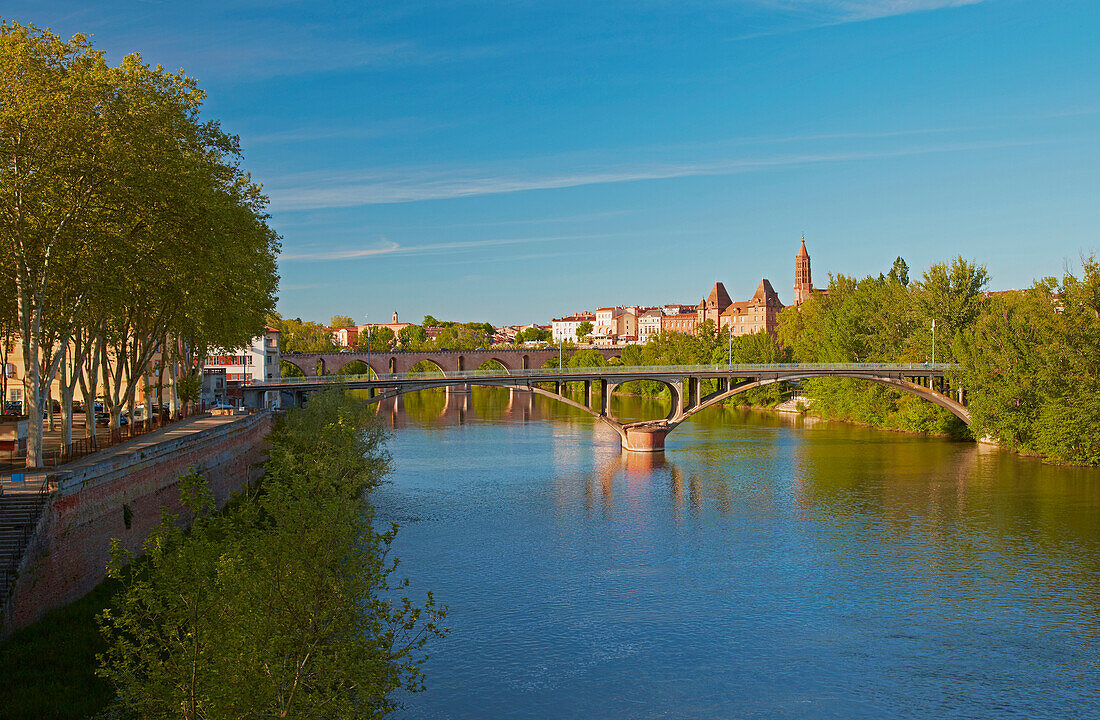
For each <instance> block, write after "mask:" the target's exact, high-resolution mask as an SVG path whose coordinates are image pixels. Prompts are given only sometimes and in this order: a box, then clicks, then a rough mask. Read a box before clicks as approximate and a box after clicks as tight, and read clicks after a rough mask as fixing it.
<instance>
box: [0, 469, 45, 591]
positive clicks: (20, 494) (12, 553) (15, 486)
mask: <svg viewBox="0 0 1100 720" xmlns="http://www.w3.org/2000/svg"><path fill="white" fill-rule="evenodd" d="M47 497H48V496H47V494H46V481H45V479H42V480H39V481H37V482H34V483H31V482H27V483H9V482H3V483H0V608H2V607H4V605H5V604H6V603H7V601H8V595H9V593H10V592H11V589H12V585H13V584H14V583H15V578H16V573H17V571H18V569H19V562H20V561H21V560H22V559H23V553H24V551H25V550H26V549H27V543H28V542H29V541H30V539H31V535H32V534H34V528H35V525H37V524H38V518H39V517H40V516H41V515H42V509H43V508H44V507H45V506H46V499H47Z"/></svg>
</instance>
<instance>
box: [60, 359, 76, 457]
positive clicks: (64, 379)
mask: <svg viewBox="0 0 1100 720" xmlns="http://www.w3.org/2000/svg"><path fill="white" fill-rule="evenodd" d="M65 352H66V354H67V353H68V349H67V348H66V350H65ZM73 391H74V387H73V385H72V383H71V382H70V381H69V363H68V362H66V361H65V359H64V358H62V360H61V447H62V448H67V447H69V446H70V445H72V444H73Z"/></svg>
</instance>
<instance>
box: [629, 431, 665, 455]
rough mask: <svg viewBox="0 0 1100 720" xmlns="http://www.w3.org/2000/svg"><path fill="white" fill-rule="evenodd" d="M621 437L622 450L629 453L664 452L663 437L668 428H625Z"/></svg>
mask: <svg viewBox="0 0 1100 720" xmlns="http://www.w3.org/2000/svg"><path fill="white" fill-rule="evenodd" d="M623 431H624V433H625V435H624V437H623V450H629V451H630V452H647V453H652V452H664V450H665V437H666V436H667V435H668V428H663V427H652V426H650V427H646V426H642V427H626V428H623Z"/></svg>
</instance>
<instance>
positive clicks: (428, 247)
mask: <svg viewBox="0 0 1100 720" xmlns="http://www.w3.org/2000/svg"><path fill="white" fill-rule="evenodd" d="M619 235H620V233H604V234H599V235H555V236H548V237H546V236H540V237H518V238H496V239H489V240H467V241H460V242H442V243H429V244H425V245H399V244H398V243H395V242H392V241H389V240H386V239H385V238H383V242H382V244H380V245H374V246H371V247H361V248H350V249H342V250H318V251H315V252H300V253H286V254H283V255H280V256H279V259H280V260H284V261H294V260H298V261H301V260H313V261H326V260H356V259H360V258H367V257H373V256H377V255H429V254H442V253H454V252H462V251H466V250H474V249H477V248H485V247H495V246H502V245H526V244H529V243H546V242H564V241H569V240H594V239H597V238H608V237H617V236H619Z"/></svg>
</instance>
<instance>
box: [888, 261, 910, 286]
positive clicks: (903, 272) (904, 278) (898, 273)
mask: <svg viewBox="0 0 1100 720" xmlns="http://www.w3.org/2000/svg"><path fill="white" fill-rule="evenodd" d="M886 277H887V279H888V280H890V282H895V283H898V284H899V285H901V286H902V287H908V286H909V264H908V263H906V262H905V260H903V259H902V257H901V256H900V255H899V256H898V258H897V259H896V260H894V266H893V267H892V268H890V274H889V275H887V276H886Z"/></svg>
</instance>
